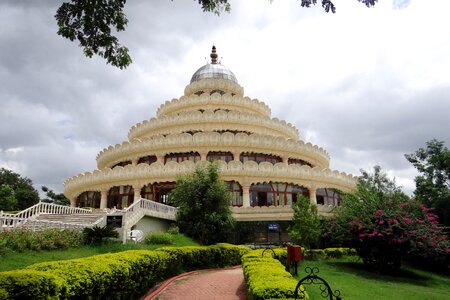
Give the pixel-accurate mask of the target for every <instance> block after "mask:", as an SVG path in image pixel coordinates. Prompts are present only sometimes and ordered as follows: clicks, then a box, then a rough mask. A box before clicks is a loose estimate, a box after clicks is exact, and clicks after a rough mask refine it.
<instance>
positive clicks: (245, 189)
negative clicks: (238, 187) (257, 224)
mask: <svg viewBox="0 0 450 300" xmlns="http://www.w3.org/2000/svg"><path fill="white" fill-rule="evenodd" d="M242 207H250V185H242Z"/></svg>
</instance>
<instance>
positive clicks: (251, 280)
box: [242, 249, 298, 300]
mask: <svg viewBox="0 0 450 300" xmlns="http://www.w3.org/2000/svg"><path fill="white" fill-rule="evenodd" d="M274 250H277V251H275V254H276V255H277V257H278V253H280V254H282V252H283V251H284V252H286V250H278V249H274ZM267 252H268V251H266V252H265V253H264V257H262V250H261V249H259V250H254V251H252V252H250V253H249V254H246V255H244V256H243V257H242V269H243V271H244V277H245V282H246V283H247V295H248V297H249V298H250V299H252V300H262V299H293V297H294V291H295V287H296V286H297V282H298V280H296V279H295V278H294V277H292V275H291V274H290V273H289V272H287V271H286V270H285V267H284V265H283V264H282V263H281V262H280V261H278V260H277V259H276V258H272V257H269V256H268V255H267V254H266V253H267ZM270 252H271V251H270Z"/></svg>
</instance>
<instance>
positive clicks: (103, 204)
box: [100, 190, 108, 209]
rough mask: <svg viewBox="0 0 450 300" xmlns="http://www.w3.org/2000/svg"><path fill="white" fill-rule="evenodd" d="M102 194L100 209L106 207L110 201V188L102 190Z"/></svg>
mask: <svg viewBox="0 0 450 300" xmlns="http://www.w3.org/2000/svg"><path fill="white" fill-rule="evenodd" d="M100 194H101V198H100V209H105V208H106V205H107V203H108V190H102V191H101V192H100Z"/></svg>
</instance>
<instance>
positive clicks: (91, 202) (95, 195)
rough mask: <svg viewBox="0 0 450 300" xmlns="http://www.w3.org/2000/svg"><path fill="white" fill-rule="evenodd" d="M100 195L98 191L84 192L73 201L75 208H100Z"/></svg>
mask: <svg viewBox="0 0 450 300" xmlns="http://www.w3.org/2000/svg"><path fill="white" fill-rule="evenodd" d="M100 200H101V194H100V192H98V191H85V192H83V193H81V194H80V195H78V197H77V198H76V200H75V206H76V207H92V208H100Z"/></svg>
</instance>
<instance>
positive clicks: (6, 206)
mask: <svg viewBox="0 0 450 300" xmlns="http://www.w3.org/2000/svg"><path fill="white" fill-rule="evenodd" d="M16 208H17V199H16V197H14V191H13V189H12V188H10V187H9V186H0V210H5V211H12V210H15V209H16Z"/></svg>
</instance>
